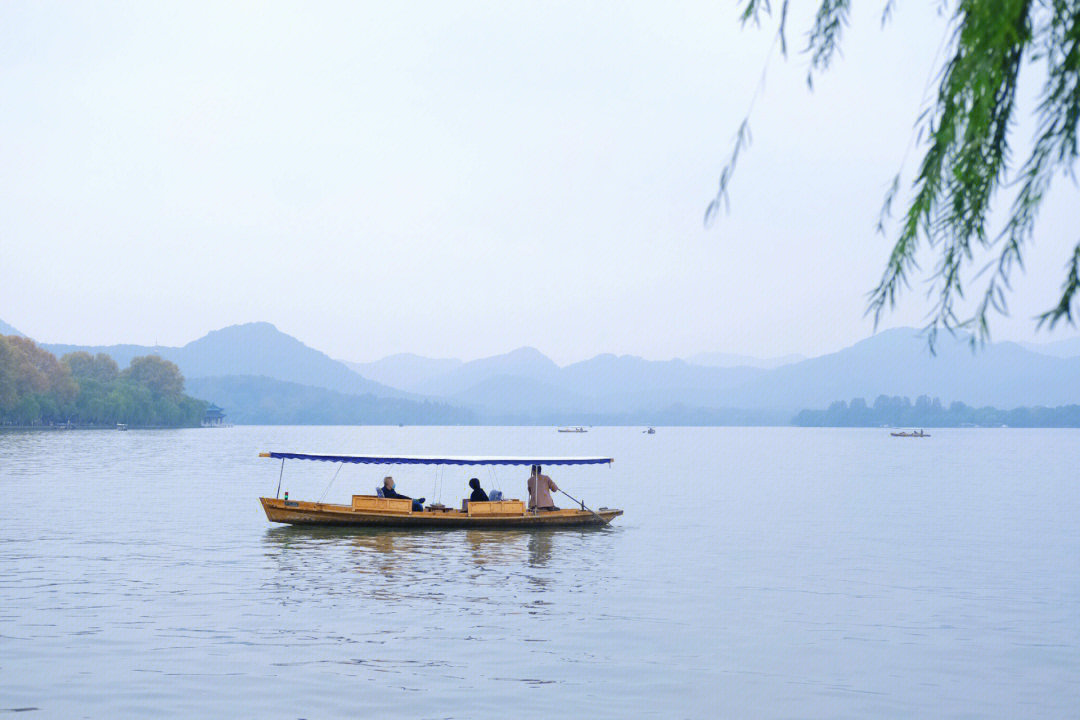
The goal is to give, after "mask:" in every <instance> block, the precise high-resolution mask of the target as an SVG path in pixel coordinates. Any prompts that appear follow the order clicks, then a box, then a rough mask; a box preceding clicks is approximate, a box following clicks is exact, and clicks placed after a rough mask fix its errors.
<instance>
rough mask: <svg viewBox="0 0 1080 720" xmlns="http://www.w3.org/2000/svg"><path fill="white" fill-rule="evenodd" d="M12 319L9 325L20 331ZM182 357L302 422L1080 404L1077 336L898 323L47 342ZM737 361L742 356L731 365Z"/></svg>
mask: <svg viewBox="0 0 1080 720" xmlns="http://www.w3.org/2000/svg"><path fill="white" fill-rule="evenodd" d="M13 330H14V328H12V327H11V326H9V325H6V324H3V323H0V331H2V332H4V333H6V334H11V332H10V331H13ZM43 347H45V348H46V349H48V350H49V351H51V352H53V353H54V354H56V355H58V356H59V355H62V354H64V353H67V352H72V351H75V350H85V351H88V352H91V353H97V352H104V353H107V354H109V355H111V356H112V357H113V358H114V359H115V360H116V361H117V363H118V364H120V365H121V366H124V365H126V364H127V363H128V362H129V361H130V360H131V358H132V357H135V356H136V355H146V354H156V355H159V356H161V357H163V358H165V359H168V360H171V361H173V362H175V363H176V364H177V365H178V366H179V367H180V369H181V371H182V372H183V374H184V376H185V377H186V378H187V387H188V392H190V393H191V394H193V395H194V396H195V397H199V398H201V399H205V400H208V401H211V402H215V403H217V404H219V405H222V406H224V407H225V408H226V410H227V412H228V413H230V418H231V419H232V421H233V422H238V423H271V424H272V423H290V424H291V423H296V424H305V423H306V424H330V423H332V424H376V423H378V424H383V423H391V424H392V423H409V424H421V423H425V422H430V423H439V424H463V423H464V424H467V423H475V422H480V423H492V424H560V423H568V424H569V423H572V424H786V423H787V422H789V421H790V419H791V417H792V416H793V415H794V414H795V413H796V412H798V411H799V410H801V409H805V408H811V409H813V408H823V407H825V406H827V405H829V404H830V403H832V402H834V401H836V400H841V399H851V398H853V397H863V398H865V399H866V400H867V401H868V402H873V400H874V398H876V397H877V396H878V395H888V396H895V395H899V396H910V397H912V398H914V397H917V396H919V395H930V396H936V397H939V398H941V400H942V401H943V402H945V403H949V402H952V401H957V400H958V401H962V402H964V403H967V404H969V405H977V406H978V405H994V406H997V407H1000V408H1012V407H1017V406H1021V405H1030V406H1035V405H1046V406H1058V405H1066V404H1072V403H1080V340H1078V339H1076V338H1073V339H1071V340H1064V341H1059V342H1055V343H1051V344H1048V345H1046V346H1041V345H1036V346H1021V345H1018V344H1015V343H1009V342H1001V343H992V344H988V345H986V346H983V347H982V348H980V349H978V350H976V351H975V352H973V351H972V350H971V348H970V346H969V344H968V342H967V339H966V338H963V337H957V338H953V337H948V336H946V337H943V338H941V339H939V341H938V343H937V345H936V347H935V350H936V354H931V353H930V352H929V351H928V348H927V343H926V339H925V337H924V336H923V335H922V334H921V333H919V332H918V331H916V330H913V329H910V328H901V329H895V330H888V331H883V332H880V333H877V334H876V335H874V336H872V337H870V338H867V339H866V340H863V341H861V342H859V343H856V344H854V345H852V346H851V347H848V348H844V349H843V350H840V351H838V352H835V353H830V354H828V355H823V356H820V357H815V358H809V359H806V358H800V357H799V356H787V357H784V358H771V359H756V358H748V357H744V356H735V355H730V354H708V355H698V356H694V357H692V358H690V359H688V360H681V359H673V360H663V361H657V360H645V359H643V358H640V357H635V356H629V355H623V356H616V355H611V354H603V355H597V356H596V357H593V358H590V359H588V360H583V361H581V362H577V363H572V364H570V365H566V366H559V365H557V364H556V363H554V362H553V361H552V360H551V359H550V358H548V357H547V356H546V355H544V354H543V353H541V352H540V351H539V350H536V349H535V348H527V347H526V348H518V349H517V350H514V351H511V352H508V353H505V354H502V355H496V356H492V357H487V358H481V359H478V360H472V361H469V362H464V361H462V360H458V359H452V358H426V357H423V356H419V355H412V354H397V355H391V356H388V357H385V358H383V359H381V360H378V361H375V362H368V363H352V362H341V361H338V360H334V359H333V358H331V357H329V356H328V355H326V354H325V353H322V352H320V351H318V350H316V349H314V348H311V347H309V346H307V345H305V344H304V343H302V342H301V341H299V340H297V339H296V338H293V337H291V336H289V335H287V334H285V333H283V332H281V331H280V330H278V329H277V328H275V327H274V326H273V325H271V324H269V323H265V322H258V323H248V324H245V325H235V326H231V327H227V328H223V329H221V330H216V331H213V332H211V333H208V334H207V335H206V336H204V337H202V338H199V339H198V340H195V341H193V342H190V343H188V344H186V345H184V346H182V347H164V346H139V345H112V346H100V347H87V346H76V345H57V344H45V345H43ZM733 363H734V364H733Z"/></svg>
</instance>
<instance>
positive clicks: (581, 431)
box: [559, 425, 589, 433]
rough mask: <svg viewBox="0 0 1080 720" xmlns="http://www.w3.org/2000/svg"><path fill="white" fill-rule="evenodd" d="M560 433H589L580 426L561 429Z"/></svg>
mask: <svg viewBox="0 0 1080 720" xmlns="http://www.w3.org/2000/svg"><path fill="white" fill-rule="evenodd" d="M559 432H572V433H583V432H589V431H588V430H586V429H585V428H583V427H581V426H580V425H578V426H577V427H564V428H559Z"/></svg>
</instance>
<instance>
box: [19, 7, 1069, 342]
mask: <svg viewBox="0 0 1080 720" xmlns="http://www.w3.org/2000/svg"><path fill="white" fill-rule="evenodd" d="M796 4H797V5H798V6H799V7H798V8H797V9H796V10H794V11H793V17H792V18H791V29H792V35H793V38H792V45H793V46H796V47H801V46H802V44H803V42H804V41H803V39H802V36H801V33H802V32H803V29H804V28H806V27H807V20H806V13H807V12H808V11H810V10H811V8H812V4H811V3H796ZM935 5H936V4H935V3H924V2H920V3H901V4H900V5H899V6H898V8H897V11H896V15H895V19H894V21H893V22H892V23H891V24H890V25H889V26H887V27H886V28H885V29H884V30H882V29H881V28H880V23H879V13H880V10H881V8H880V7H879V6H878V5H876V4H873V3H871V4H869V5H867V4H858V5H857V7H856V10H855V12H856V15H855V16H854V18H853V27H852V28H851V29H850V31H849V32H848V33H847V36H846V40H845V43H844V55H843V57H842V58H840V59H839V61H838V62H837V63H836V65H835V66H834V67H833V69H832V70H830V71H829V72H828V73H827V74H825V75H823V76H821V77H819V78H818V80H817V82H816V83H815V91H814V92H813V93H810V92H808V91H807V89H806V85H805V81H804V78H805V69H806V64H807V61H806V58H805V57H804V56H801V55H798V54H796V55H794V56H793V57H791V58H790V59H789V60H788V61H787V62H786V63H784V62H783V61H782V60H781V59H780V58H778V57H777V58H774V60H773V62H772V63H771V65H770V67H769V72H768V79H767V83H766V85H765V89H764V91H763V93H762V94H761V96H760V97H759V98H758V100H757V104H756V106H755V108H754V116H753V120H752V127H753V135H754V144H753V147H752V148H751V151H750V153H749V154H748V155H746V156H745V157H744V160H743V161H742V164H741V167H740V171H739V174H738V175H737V177H736V184H735V188H734V191H733V193H732V200H733V209H732V212H731V214H730V215H729V216H728V217H726V218H724V219H723V220H722V221H721V222H719V223H718V224H716V225H715V226H714V227H711V228H705V227H703V225H702V214H703V211H704V209H705V206H706V204H707V202H708V200H709V199H710V197H711V196H712V193H713V192H714V189H715V186H716V178H717V176H718V173H719V170H720V167H721V166H722V164H723V162H724V159H725V158H726V156H727V154H728V152H729V151H730V146H731V141H732V138H733V135H734V132H735V130H736V128H737V126H738V123H739V121H740V120H741V118H742V116H743V115H744V114H745V112H746V110H747V108H748V106H749V103H750V100H751V97H752V95H753V92H754V87H755V86H756V85H757V83H758V79H759V77H760V75H761V71H762V69H763V67H764V66H765V61H766V57H767V55H768V51H769V46H770V44H771V42H772V34H771V31H770V29H768V28H762V29H757V30H755V29H754V28H746V29H740V26H739V24H738V22H737V19H736V18H737V7H736V5H735V4H734V3H733V2H730V1H727V0H717V1H715V2H701V3H671V2H667V3H656V2H646V3H641V4H632V3H625V2H612V3H592V4H590V3H583V2H578V1H575V2H567V3H553V2H542V3H541V2H537V3H507V2H492V3H471V2H470V3H465V2H437V3H430V4H425V3H386V2H380V3H371V4H368V5H358V4H355V3H343V4H340V5H338V4H315V3H296V4H274V3H266V2H258V3H251V4H241V3H219V2H215V3H209V4H206V5H198V4H195V3H192V2H181V3H175V4H167V3H142V2H140V3H131V4H123V3H108V4H102V3H71V2H61V3H56V4H49V3H44V2H32V3H19V2H5V3H3V4H0V103H2V110H0V319H3V320H5V321H7V322H9V323H11V324H12V325H14V326H16V327H18V328H19V329H21V330H22V331H23V332H26V333H28V334H30V335H31V336H33V337H35V338H37V339H38V340H41V341H45V342H72V343H86V344H109V343H117V342H133V343H141V344H152V343H154V342H159V343H161V344H167V345H180V344H183V343H186V342H188V341H190V340H193V339H195V338H197V337H199V336H201V335H203V334H204V333H206V332H207V331H208V330H211V329H215V328H219V327H223V326H225V325H230V324H234V323H239V322H247V321H253V320H267V321H270V322H272V323H274V324H275V325H277V326H278V327H279V328H281V329H282V330H284V331H285V332H288V333H290V334H292V335H295V336H296V337H298V338H300V339H301V340H303V341H304V342H306V343H307V344H309V345H312V346H314V347H316V348H319V349H321V350H324V351H325V352H327V353H329V354H331V355H333V356H335V357H340V358H345V359H351V360H371V359H375V358H378V357H381V356H383V355H387V354H390V353H393V352H402V351H409V352H417V353H421V354H426V355H431V356H443V357H447V356H455V357H462V358H465V359H470V358H475V357H479V356H483V355H489V354H493V353H498V352H504V351H507V350H510V349H512V348H515V347H518V346H521V345H532V346H535V347H537V348H539V349H540V350H542V351H544V352H545V353H547V354H549V355H550V356H551V357H553V358H554V359H555V360H556V361H558V362H563V363H565V362H570V361H574V360H580V359H583V358H586V357H590V356H592V355H594V354H596V353H599V352H616V353H620V354H621V353H632V354H637V355H642V356H645V357H648V358H655V359H664V358H670V357H675V356H685V355H689V354H693V353H696V352H701V351H721V352H736V353H747V354H755V355H779V354H785V353H791V352H797V353H803V354H818V353H822V352H827V351H831V350H834V349H837V348H838V347H840V346H842V345H845V344H849V343H851V342H853V341H856V340H858V339H861V338H863V337H865V336H867V335H868V334H869V333H870V331H871V329H872V325H871V322H870V320H868V319H867V318H865V317H864V315H863V311H864V309H865V293H866V292H867V290H869V289H870V288H871V287H872V286H873V285H874V283H875V281H876V280H877V279H878V276H879V275H880V272H881V270H882V264H883V261H884V258H885V257H886V255H887V253H888V250H889V244H888V242H887V241H886V240H884V239H882V238H880V237H878V236H876V235H875V234H874V232H873V228H874V224H875V221H876V219H877V213H878V210H879V207H880V203H881V199H882V196H883V194H884V191H885V189H886V187H887V185H888V183H889V181H890V180H891V178H892V175H893V173H894V172H895V171H896V169H897V168H898V167H899V165H900V163H901V161H902V160H903V158H904V152H905V148H906V147H907V145H908V142H909V139H910V138H911V136H912V131H911V129H912V126H913V123H914V121H915V118H916V115H917V113H918V110H919V106H920V101H921V99H922V97H923V95H924V90H925V88H926V84H927V78H928V72H929V70H930V68H931V63H932V60H933V58H934V55H935V53H936V51H937V50H938V48H939V46H940V43H941V39H942V37H943V32H944V27H945V25H944V22H943V20H942V19H940V18H939V17H937V16H936V14H935V13H934V11H933V9H932V7H927V6H935ZM1021 130H1023V127H1021ZM917 159H918V154H917V152H913V153H912V154H911V155H910V156H909V157H908V160H907V164H908V167H909V169H910V168H911V166H913V165H914V163H915V161H916V160H917ZM1077 198H1078V192H1077V189H1076V187H1075V186H1074V185H1071V184H1069V183H1067V182H1061V183H1059V187H1058V189H1057V192H1056V193H1055V194H1054V195H1053V196H1052V197H1051V198H1050V199H1049V201H1048V203H1047V205H1046V207H1045V208H1044V211H1043V213H1042V216H1041V221H1040V225H1039V237H1038V242H1037V244H1036V246H1035V247H1034V248H1033V249H1032V250H1031V251H1030V252H1029V254H1028V256H1027V258H1026V260H1027V273H1026V275H1025V276H1024V277H1023V278H1017V283H1016V284H1017V287H1018V292H1017V293H1016V294H1014V295H1013V296H1012V298H1011V301H1012V310H1013V314H1012V318H1009V319H1002V320H998V321H997V322H996V324H995V326H994V330H995V338H998V339H1020V340H1025V339H1034V338H1035V337H1036V335H1035V332H1034V323H1033V322H1032V321H1031V317H1032V316H1033V315H1035V314H1036V313H1037V312H1039V311H1041V310H1044V309H1046V308H1048V307H1050V306H1051V305H1052V304H1053V302H1054V301H1055V300H1056V298H1057V296H1056V295H1055V293H1056V291H1057V290H1058V287H1059V285H1060V282H1061V280H1062V279H1063V263H1064V261H1065V259H1066V255H1067V252H1068V249H1069V248H1071V246H1072V244H1073V243H1075V242H1076V240H1077V233H1076V229H1077V227H1078V226H1080V222H1078V217H1077V213H1076V208H1077V206H1078V205H1080V203H1077ZM927 308H928V303H927V302H926V300H925V299H924V298H923V291H922V290H921V289H919V288H918V287H916V289H915V290H914V291H913V292H911V293H909V294H908V295H907V296H906V299H905V302H904V305H903V306H902V308H901V309H900V310H899V311H898V312H896V313H895V314H893V315H892V316H890V317H889V318H888V325H890V326H891V325H900V324H905V325H919V324H921V321H922V317H923V315H924V313H925V312H926V310H927ZM1072 334H1075V330H1069V331H1068V332H1066V333H1059V334H1058V337H1065V336H1067V335H1072ZM1039 339H1048V338H1047V337H1046V335H1045V333H1042V334H1040V336H1039ZM1051 339H1053V338H1051Z"/></svg>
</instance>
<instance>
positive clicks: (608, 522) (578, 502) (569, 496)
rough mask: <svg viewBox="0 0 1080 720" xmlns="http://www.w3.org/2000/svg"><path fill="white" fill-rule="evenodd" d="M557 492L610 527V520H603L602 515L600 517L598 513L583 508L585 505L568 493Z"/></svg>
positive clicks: (563, 491)
mask: <svg viewBox="0 0 1080 720" xmlns="http://www.w3.org/2000/svg"><path fill="white" fill-rule="evenodd" d="M559 492H561V493H562V494H563V495H565V496H566V497H568V498H570V499H571V500H573V501H574V502H576V503H577V504H578V505H580V506H581V509H582V510H588V511H589V512H591V513H592V514H593V515H595V516H596V517H598V518H600V519H601V520H603V521H604V524H605V525H610V524H611V521H610V520H604V516H603V515H601V514H600V513H598V512H596V511H595V510H593V509H592V508H587V507H585V503H583V502H581V501H580V500H578V499H577V498H575V497H574V496H573V495H571V494H570V493H568V492H566V491H565V490H560V491H559Z"/></svg>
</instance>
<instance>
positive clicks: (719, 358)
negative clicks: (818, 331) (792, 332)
mask: <svg viewBox="0 0 1080 720" xmlns="http://www.w3.org/2000/svg"><path fill="white" fill-rule="evenodd" d="M805 359H806V356H804V355H782V356H780V357H772V358H759V357H754V356H752V355H733V354H731V353H698V354H697V355H692V356H690V357H688V358H686V362H688V363H690V364H691V365H704V366H705V367H752V368H763V369H765V370H772V369H773V368H778V367H782V366H784V365H791V364H792V363H797V362H801V361H803V360H805Z"/></svg>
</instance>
